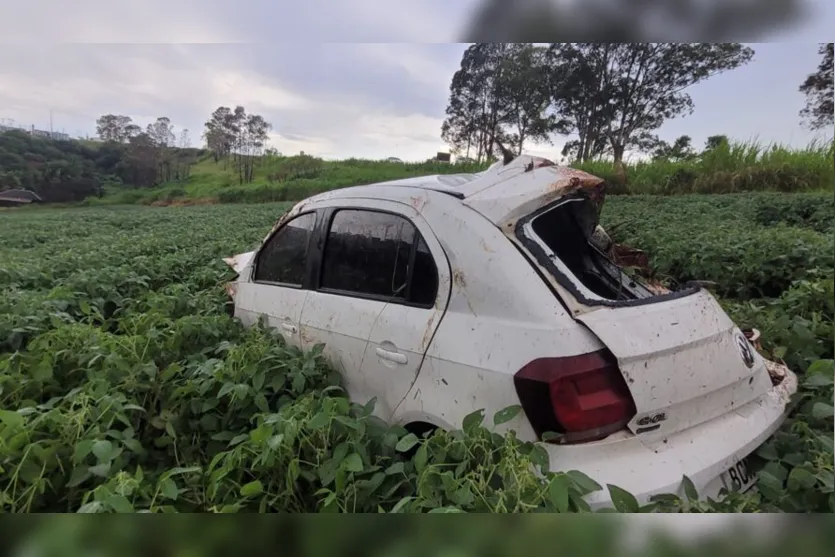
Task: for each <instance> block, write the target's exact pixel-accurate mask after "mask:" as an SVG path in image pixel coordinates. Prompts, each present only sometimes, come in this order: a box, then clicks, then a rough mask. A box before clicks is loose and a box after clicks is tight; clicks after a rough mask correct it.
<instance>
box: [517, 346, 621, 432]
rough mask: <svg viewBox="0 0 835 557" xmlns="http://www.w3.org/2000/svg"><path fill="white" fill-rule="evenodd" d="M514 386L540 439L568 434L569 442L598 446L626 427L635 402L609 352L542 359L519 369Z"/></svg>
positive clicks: (615, 361)
mask: <svg viewBox="0 0 835 557" xmlns="http://www.w3.org/2000/svg"><path fill="white" fill-rule="evenodd" d="M514 384H515V385H516V392H517V394H518V395H519V400H520V401H521V402H522V408H523V409H524V410H525V414H526V415H527V416H528V420H530V422H531V425H532V426H533V427H534V430H536V433H537V435H540V436H541V435H542V434H543V433H545V432H546V431H553V432H556V433H562V434H564V436H563V441H564V442H569V443H571V442H578V441H593V440H596V439H602V438H603V437H606V436H607V435H609V434H611V433H614V432H615V431H617V430H619V429H621V428H623V426H625V425H626V424H627V423H628V422H629V420H631V419H632V416H634V415H635V403H634V402H633V400H632V395H631V394H630V393H629V389H628V387H627V386H626V382H625V381H624V380H623V375H622V374H621V372H620V370H619V369H618V365H617V360H616V359H615V358H614V356H612V355H611V353H609V352H608V351H606V350H602V351H600V352H593V353H591V354H582V355H580V356H570V357H567V358H541V359H538V360H534V361H532V362H530V363H529V364H527V365H526V366H525V367H523V368H522V369H521V370H519V371H518V372H517V373H516V375H515V376H514Z"/></svg>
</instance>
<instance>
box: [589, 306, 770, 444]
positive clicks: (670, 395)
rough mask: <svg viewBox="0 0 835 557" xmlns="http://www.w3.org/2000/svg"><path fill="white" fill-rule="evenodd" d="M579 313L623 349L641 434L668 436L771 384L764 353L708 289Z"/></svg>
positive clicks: (634, 424)
mask: <svg viewBox="0 0 835 557" xmlns="http://www.w3.org/2000/svg"><path fill="white" fill-rule="evenodd" d="M576 319H577V320H578V321H580V322H581V323H583V324H584V325H585V326H586V327H588V329H589V330H591V331H592V332H593V333H594V334H595V335H596V336H597V337H598V338H599V339H600V340H601V341H602V342H603V343H604V344H605V345H606V347H607V348H608V349H609V350H610V351H611V352H612V354H614V355H615V357H616V358H617V360H618V365H619V367H620V370H621V373H622V374H623V376H624V379H626V383H627V386H628V388H629V391H630V392H631V394H632V397H633V399H634V401H635V408H636V410H637V413H636V415H635V417H634V418H633V420H632V421H631V422H630V423H629V424H628V427H629V429H630V430H632V431H633V432H634V433H636V434H641V435H645V436H648V437H657V436H658V435H661V436H664V435H667V434H670V433H673V432H676V431H681V430H684V429H687V428H689V427H692V426H695V425H697V424H700V423H703V422H706V421H708V420H711V419H713V418H716V417H718V416H721V415H723V414H725V413H727V412H731V411H733V410H734V409H735V408H740V407H742V406H744V405H745V404H746V403H748V402H751V401H752V400H754V399H756V398H758V397H760V396H762V395H763V394H765V393H766V392H767V391H768V390H769V389H770V388H771V380H770V377H769V375H768V371H767V370H766V367H765V362H764V360H763V359H762V358H761V357H760V356H759V355H758V354H757V352H756V350H754V349H753V347H752V346H751V344H750V343H749V342H748V340H747V339H746V338H745V336H744V335H743V333H742V331H740V330H739V328H738V327H737V326H736V325H735V324H734V323H733V321H731V319H730V317H728V316H727V314H725V312H724V311H723V310H722V308H721V307H720V306H719V303H718V302H717V301H716V299H715V298H714V297H713V296H712V295H711V294H710V293H709V292H707V291H705V290H700V291H698V292H697V293H695V294H692V295H689V296H684V297H677V298H672V299H665V300H661V301H658V302H654V303H647V304H642V305H636V306H631V307H630V306H627V307H600V308H598V309H596V310H595V311H591V312H587V313H583V314H581V315H578V316H576Z"/></svg>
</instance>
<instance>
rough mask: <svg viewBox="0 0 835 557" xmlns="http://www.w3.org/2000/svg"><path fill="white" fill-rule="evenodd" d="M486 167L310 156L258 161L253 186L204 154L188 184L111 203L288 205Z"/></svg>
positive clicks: (229, 165)
mask: <svg viewBox="0 0 835 557" xmlns="http://www.w3.org/2000/svg"><path fill="white" fill-rule="evenodd" d="M487 166H488V164H487V163H484V164H472V163H471V164H449V163H442V162H432V161H429V162H423V163H402V162H389V161H373V160H362V159H345V160H340V161H325V160H322V159H318V158H315V157H312V156H309V155H300V156H293V157H282V156H277V155H265V156H262V157H256V158H255V159H254V162H253V164H252V170H253V172H252V181H251V182H249V183H244V184H241V181H242V180H241V177H240V168H239V166H238V165H237V164H236V162H235V161H234V160H233V159H232V157H228V158H224V159H221V160H218V161H215V160H214V158H213V157H212V155H211V154H206V155H204V156H203V157H201V158H200V160H199V161H198V162H197V163H196V164H195V165H193V166H192V167H191V169H190V173H189V176H188V178H187V179H186V180H181V181H173V182H170V183H168V184H166V185H165V186H163V187H161V188H153V189H151V190H146V191H142V190H135V191H127V192H122V193H121V194H119V195H118V197H116V198H112V199H110V200H109V201H112V202H119V203H121V202H127V203H154V202H160V203H164V202H167V201H172V200H174V199H177V198H189V199H203V200H213V201H219V202H221V203H234V202H261V201H287V200H297V199H303V198H305V197H308V196H310V195H312V194H314V193H318V192H322V191H328V190H332V189H336V188H343V187H347V186H355V185H361V184H371V183H374V182H383V181H386V180H397V179H401V178H410V177H414V176H425V175H427V174H450V173H461V172H479V171H481V170H484V169H485V168H487Z"/></svg>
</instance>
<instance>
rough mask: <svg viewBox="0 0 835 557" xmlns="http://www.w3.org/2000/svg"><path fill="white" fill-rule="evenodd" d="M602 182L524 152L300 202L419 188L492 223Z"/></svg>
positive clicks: (404, 193) (392, 195)
mask: <svg viewBox="0 0 835 557" xmlns="http://www.w3.org/2000/svg"><path fill="white" fill-rule="evenodd" d="M602 183H603V180H601V179H600V178H597V177H596V176H592V175H590V174H587V173H585V172H582V171H580V170H576V169H573V168H569V167H566V166H557V165H555V164H554V163H553V162H551V161H549V160H548V159H544V158H542V157H534V156H530V155H520V156H518V157H516V158H515V159H513V160H512V161H510V162H509V163H507V164H505V163H503V162H501V161H500V162H496V163H494V164H493V165H491V166H490V167H489V168H488V169H487V170H484V171H482V172H477V173H472V174H469V173H461V174H435V175H430V176H418V177H415V178H405V179H401V180H389V181H386V182H376V183H373V184H367V185H363V186H351V187H347V188H340V189H336V190H331V191H328V192H324V193H321V194H319V195H315V196H313V197H311V198H308V199H306V200H305V201H304V202H302V203H300V205H302V204H307V203H309V202H316V201H323V200H332V199H339V198H358V197H375V198H380V197H381V195H382V197H383V198H389V199H391V200H405V199H406V198H408V197H410V196H413V195H414V194H415V190H414V188H417V189H421V190H425V191H435V192H442V193H445V194H449V195H451V196H454V197H456V198H458V199H460V200H461V202H462V203H464V204H465V205H468V206H470V207H472V208H473V209H475V210H476V211H478V212H480V213H481V214H483V215H484V216H485V217H487V218H488V219H490V220H491V221H492V222H494V223H496V224H502V225H504V224H506V223H507V222H508V220H509V219H516V218H519V217H521V216H523V215H524V214H528V213H530V212H531V211H532V210H535V209H536V208H538V207H541V206H542V205H544V204H545V203H548V202H550V201H553V200H555V199H557V198H559V197H562V196H564V195H566V194H568V193H570V192H572V191H576V190H577V189H580V188H594V187H597V186H599V185H600V184H602ZM401 188H402V190H401ZM294 212H295V211H294Z"/></svg>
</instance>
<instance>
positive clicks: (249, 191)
mask: <svg viewBox="0 0 835 557" xmlns="http://www.w3.org/2000/svg"><path fill="white" fill-rule="evenodd" d="M833 145H835V143H832V142H829V143H821V142H818V143H812V144H811V145H809V146H808V147H806V148H803V149H789V148H787V147H784V146H780V145H771V146H763V145H760V144H758V143H756V142H748V143H731V144H724V145H720V146H719V147H717V148H716V149H714V150H713V151H711V152H709V153H706V154H703V155H700V156H697V157H695V158H693V159H692V160H688V161H667V160H658V161H646V162H637V163H628V164H627V167H626V173H627V184H626V186H625V187H624V186H621V185H620V184H619V182H618V180H617V178H616V176H615V172H614V168H613V165H612V163H611V162H606V161H594V162H589V163H584V164H580V165H577V167H578V168H581V169H582V170H585V171H587V172H589V173H591V174H594V175H597V176H600V177H601V178H604V179H606V180H607V181H609V182H610V184H612V185H611V186H610V194H612V195H616V194H623V193H632V194H683V193H734V192H756V191H775V192H805V191H832V190H833V187H835V150H833ZM487 166H488V165H487V164H481V165H476V164H445V163H438V162H431V161H430V162H424V163H391V162H387V161H372V160H361V159H346V160H340V161H323V160H321V159H316V158H313V157H310V156H294V157H262V158H260V159H258V161H257V162H256V166H255V172H254V180H253V182H252V183H248V184H243V185H241V184H240V183H239V179H238V175H237V172H236V169H235V165H234V162H233V161H228V160H227V161H220V162H215V161H214V160H213V158H212V157H211V155H206V156H204V157H202V158H201V159H200V160H199V161H198V162H197V163H196V164H195V165H194V166H192V168H191V175H190V177H189V179H188V180H186V181H183V182H180V183H170V184H165V185H162V186H159V187H156V188H150V189H129V190H125V189H121V190H119V191H115V192H113V191H108V193H107V195H106V196H105V197H104V198H102V199H92V200H90V201H89V203H91V204H125V203H142V204H159V205H167V204H172V203H187V202H190V201H193V200H203V201H204V202H207V201H211V202H219V203H264V202H273V201H298V200H301V199H304V198H306V197H309V196H311V195H314V194H317V193H321V192H323V191H328V190H332V189H336V188H342V187H348V186H356V185H363V184H370V183H375V182H383V181H386V180H396V179H401V178H411V177H415V176H423V175H430V174H448V173H461V172H478V171H481V170H484V169H485V168H487Z"/></svg>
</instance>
